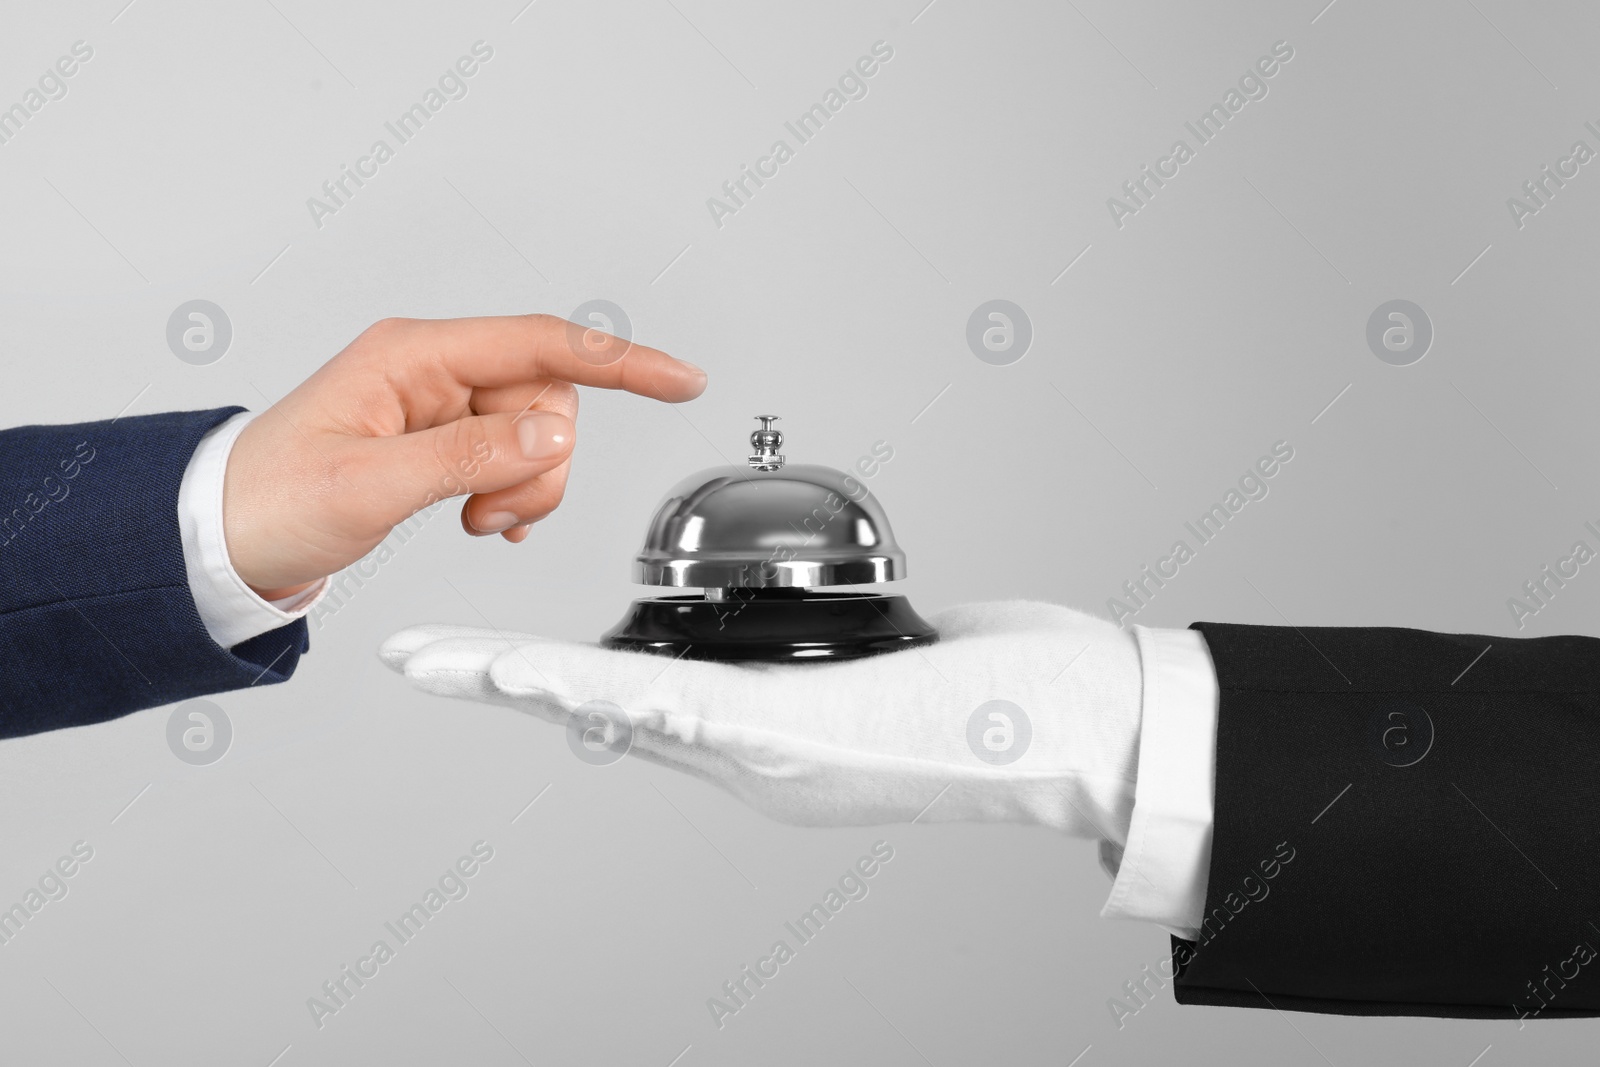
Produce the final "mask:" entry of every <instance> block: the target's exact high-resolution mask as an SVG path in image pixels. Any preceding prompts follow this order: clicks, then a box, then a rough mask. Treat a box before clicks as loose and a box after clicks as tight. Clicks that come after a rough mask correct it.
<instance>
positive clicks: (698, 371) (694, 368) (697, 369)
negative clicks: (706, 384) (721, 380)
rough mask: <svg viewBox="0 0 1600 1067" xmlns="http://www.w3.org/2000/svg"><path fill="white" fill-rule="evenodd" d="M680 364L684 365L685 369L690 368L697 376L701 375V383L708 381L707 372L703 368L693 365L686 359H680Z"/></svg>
mask: <svg viewBox="0 0 1600 1067" xmlns="http://www.w3.org/2000/svg"><path fill="white" fill-rule="evenodd" d="M678 362H679V363H682V364H683V365H684V366H685V367H688V368H689V369H690V370H692V371H694V372H695V373H696V374H698V375H700V380H701V381H705V380H706V372H705V370H704V369H703V368H701V367H697V366H695V365H694V364H693V363H690V362H689V361H688V360H686V359H680V360H678Z"/></svg>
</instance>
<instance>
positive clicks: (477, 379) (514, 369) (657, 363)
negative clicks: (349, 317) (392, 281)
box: [374, 315, 706, 404]
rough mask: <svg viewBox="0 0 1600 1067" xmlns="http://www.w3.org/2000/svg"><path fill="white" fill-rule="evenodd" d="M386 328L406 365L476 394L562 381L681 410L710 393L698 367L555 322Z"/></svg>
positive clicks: (428, 322)
mask: <svg viewBox="0 0 1600 1067" xmlns="http://www.w3.org/2000/svg"><path fill="white" fill-rule="evenodd" d="M391 324H392V325H391ZM379 327H381V328H384V329H390V330H392V331H393V332H394V333H395V334H396V336H395V337H394V342H395V343H396V344H397V346H398V347H399V349H400V350H401V352H402V353H403V356H402V358H403V359H404V361H405V362H406V363H407V364H409V365H410V366H411V367H413V368H414V369H415V370H417V371H418V372H420V373H421V374H422V375H423V376H424V377H427V376H429V375H431V374H436V373H438V372H440V371H442V372H443V373H445V374H447V375H449V376H450V377H451V378H452V379H454V380H455V381H456V382H458V383H460V384H461V385H465V386H469V387H472V388H494V387H497V386H505V385H513V384H516V383H518V382H526V381H529V380H530V379H534V378H557V379H560V380H561V381H565V382H571V383H572V384H574V385H588V386H594V387H595V388H599V389H622V390H624V391H626V392H630V393H637V394H638V395H640V396H646V397H650V398H651V399H653V400H663V401H666V402H668V403H674V404H676V403H680V402H682V401H685V400H693V399H694V398H695V397H697V396H699V395H700V394H701V393H702V392H704V391H705V387H706V373H705V371H703V370H701V369H700V368H699V367H696V366H695V365H694V364H693V363H688V362H685V361H684V360H681V359H675V358H673V357H672V356H669V355H667V354H666V353H665V352H662V351H659V350H658V349H654V348H649V347H646V346H645V345H641V344H634V343H633V342H632V341H631V340H629V339H627V338H623V337H616V336H614V335H612V334H609V333H606V332H604V331H601V330H598V329H594V328H593V327H592V326H587V325H584V324H582V323H575V322H568V321H567V320H565V319H560V318H557V317H555V316H554V315H491V316H484V317H481V318H469V319H400V320H386V321H385V322H384V323H380V324H379ZM379 327H374V328H375V329H377V328H379Z"/></svg>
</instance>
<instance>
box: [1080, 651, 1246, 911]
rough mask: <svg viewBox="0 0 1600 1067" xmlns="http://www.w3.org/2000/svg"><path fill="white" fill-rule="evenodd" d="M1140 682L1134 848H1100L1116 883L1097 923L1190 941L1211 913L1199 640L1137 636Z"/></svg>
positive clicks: (1207, 735) (1209, 719) (1206, 735)
mask: <svg viewBox="0 0 1600 1067" xmlns="http://www.w3.org/2000/svg"><path fill="white" fill-rule="evenodd" d="M1133 630H1134V635H1135V636H1136V637H1137V638H1138V641H1139V658H1140V670H1141V672H1142V674H1143V680H1144V701H1143V714H1142V716H1141V721H1140V725H1139V771H1138V779H1137V781H1136V783H1135V785H1134V799H1133V818H1132V822H1131V823H1130V824H1129V827H1128V843H1127V845H1126V847H1124V848H1123V849H1122V850H1121V853H1120V855H1119V854H1118V849H1117V847H1116V845H1115V844H1114V843H1112V842H1108V841H1107V842H1101V846H1100V862H1101V865H1102V866H1104V867H1105V869H1106V872H1107V873H1108V874H1110V875H1112V877H1113V882H1112V886H1111V896H1110V897H1109V898H1108V899H1107V900H1106V903H1105V907H1104V908H1102V909H1101V911H1100V914H1101V916H1102V917H1103V918H1108V919H1143V920H1145V921H1147V922H1153V923H1156V924H1158V925H1160V926H1161V927H1163V928H1164V929H1166V930H1167V932H1168V933H1172V934H1176V935H1178V936H1179V937H1184V938H1189V939H1191V940H1192V939H1193V938H1194V937H1195V936H1196V934H1197V932H1198V930H1199V927H1200V920H1201V918H1202V916H1203V914H1204V912H1205V903H1206V879H1207V877H1208V875H1209V874H1210V868H1211V827H1212V819H1213V809H1212V797H1213V790H1214V782H1215V778H1216V743H1217V707H1218V702H1219V700H1220V692H1219V689H1218V686H1217V672H1216V668H1215V667H1214V666H1213V665H1212V662H1211V653H1210V651H1209V650H1208V649H1207V648H1206V642H1205V638H1203V637H1202V636H1201V635H1200V632H1199V631H1198V630H1152V629H1149V628H1147V627H1144V626H1135V627H1134V628H1133Z"/></svg>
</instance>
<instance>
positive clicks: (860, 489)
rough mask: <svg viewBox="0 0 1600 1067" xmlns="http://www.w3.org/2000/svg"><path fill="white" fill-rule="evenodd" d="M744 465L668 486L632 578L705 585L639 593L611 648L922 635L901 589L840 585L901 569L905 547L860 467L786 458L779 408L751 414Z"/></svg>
mask: <svg viewBox="0 0 1600 1067" xmlns="http://www.w3.org/2000/svg"><path fill="white" fill-rule="evenodd" d="M756 418H757V419H759V420H760V422H761V429H759V430H756V431H755V432H754V433H752V434H751V435H750V447H751V454H750V457H749V459H748V461H747V463H746V466H743V467H739V466H727V467H712V468H711V469H709V470H703V471H700V472H699V473H698V474H693V475H690V476H689V477H687V478H685V479H684V480H683V481H681V482H679V483H678V484H677V485H675V486H673V487H672V489H671V490H670V491H669V492H668V493H667V495H666V497H665V498H664V499H663V500H662V501H661V503H660V504H659V505H657V507H656V511H655V516H654V518H652V519H651V520H650V526H649V529H648V530H647V531H646V532H645V538H644V546H643V547H642V548H640V549H639V554H638V556H637V557H636V558H635V560H634V565H633V577H634V581H636V582H639V583H640V584H643V585H664V586H672V587H674V588H679V589H686V588H687V589H700V590H702V592H700V593H695V594H689V595H680V596H658V597H647V598H644V599H641V600H636V601H634V603H633V606H632V608H631V609H630V610H629V612H628V614H627V616H626V617H625V618H624V619H623V620H622V621H621V622H620V623H618V624H617V625H616V626H615V627H613V628H612V629H611V630H610V631H608V632H607V633H606V634H605V635H604V636H603V637H602V638H601V643H602V644H604V645H605V646H606V647H608V648H619V649H632V650H635V651H641V652H655V653H660V654H662V655H667V656H683V657H686V658H689V659H713V660H783V661H787V660H812V659H816V660H839V659H854V658H856V657H859V656H870V655H874V654H876V653H879V652H892V651H894V650H896V649H901V648H913V647H916V646H918V645H927V644H932V643H933V642H935V641H937V640H938V639H939V633H938V631H937V630H935V629H934V628H933V627H932V626H929V625H928V623H927V622H925V621H924V620H923V619H922V618H921V617H920V616H919V615H918V614H917V613H916V612H915V611H913V610H912V609H911V604H910V602H909V601H908V600H907V599H906V598H905V597H903V596H888V595H884V594H882V593H872V592H862V591H858V590H855V589H850V588H846V589H845V590H843V591H838V590H837V589H836V590H834V591H826V590H825V588H824V587H828V586H833V587H852V586H858V585H862V584H866V583H871V582H889V581H897V580H899V579H901V578H904V577H905V575H906V557H905V553H904V552H902V551H901V549H900V546H899V544H898V543H896V541H895V539H894V531H893V530H891V529H890V528H889V518H888V516H887V515H885V514H884V511H883V508H882V506H881V505H880V504H879V503H878V501H877V499H876V498H874V497H873V496H872V494H871V493H870V492H868V491H867V488H866V486H865V485H864V484H863V483H862V482H861V481H860V480H859V479H857V478H854V477H852V476H850V475H847V474H845V473H844V472H843V471H839V470H835V469H834V468H832V467H824V466H820V465H818V464H814V463H796V464H790V463H789V462H788V460H787V458H786V457H785V456H784V455H783V453H782V451H781V449H782V448H783V433H782V432H781V431H779V430H777V429H774V428H773V425H772V424H773V423H775V422H777V421H778V416H776V415H758V416H756Z"/></svg>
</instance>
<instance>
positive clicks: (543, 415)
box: [517, 411, 572, 459]
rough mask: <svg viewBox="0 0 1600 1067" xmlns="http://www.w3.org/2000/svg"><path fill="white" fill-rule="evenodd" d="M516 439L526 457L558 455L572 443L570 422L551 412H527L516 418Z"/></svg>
mask: <svg viewBox="0 0 1600 1067" xmlns="http://www.w3.org/2000/svg"><path fill="white" fill-rule="evenodd" d="M517 441H518V443H519V444H521V445H522V454H523V456H525V457H526V458H528V459H549V458H550V457H552V456H559V455H560V454H561V453H563V452H565V451H566V450H567V446H568V445H570V444H571V443H572V422H571V420H569V419H568V418H567V417H566V416H565V415H557V414H555V413H553V412H548V411H532V412H529V413H528V414H526V415H524V416H522V418H520V419H518V420H517Z"/></svg>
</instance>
